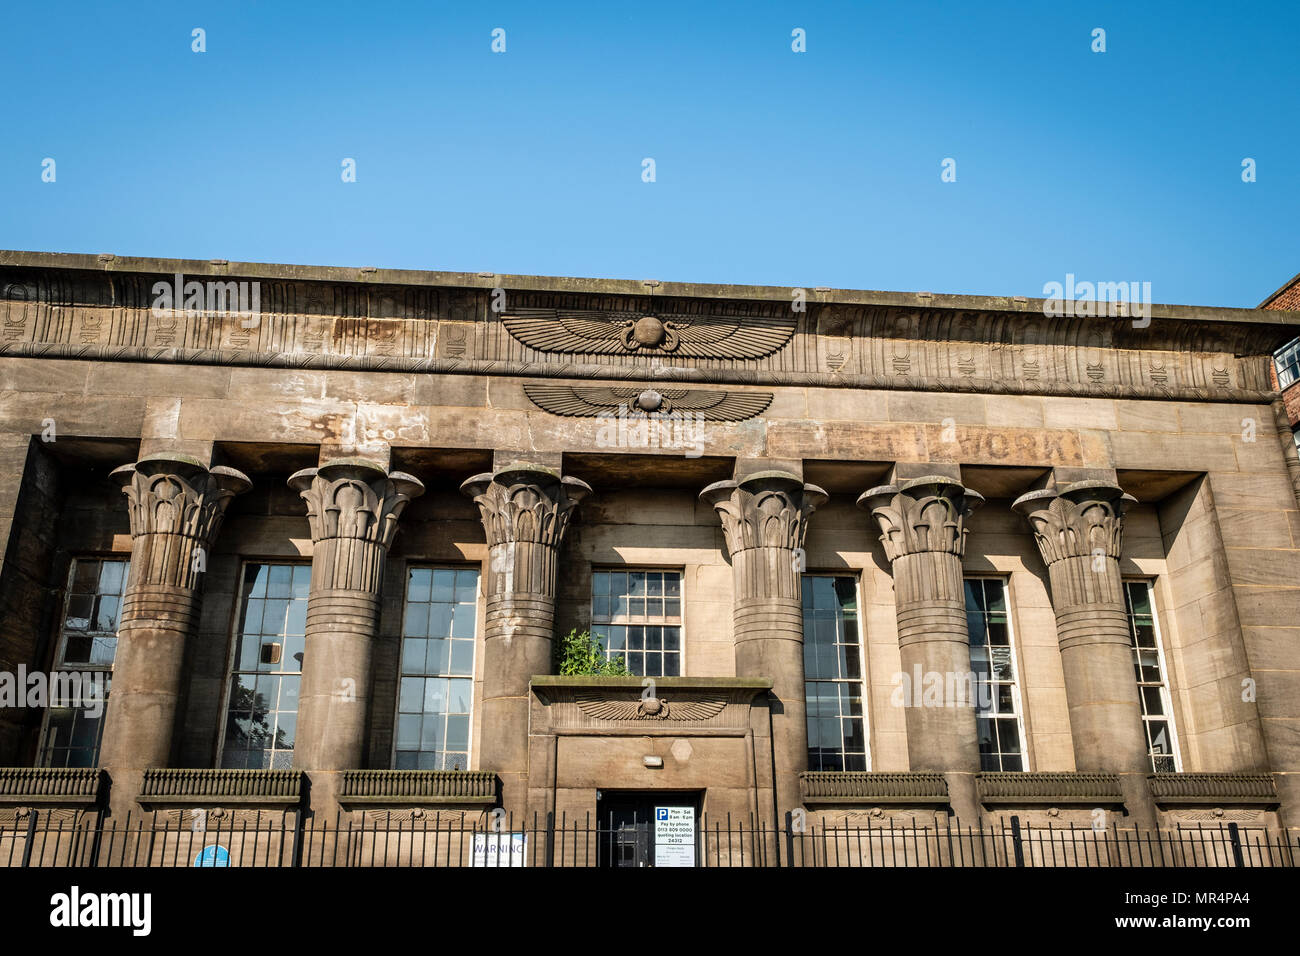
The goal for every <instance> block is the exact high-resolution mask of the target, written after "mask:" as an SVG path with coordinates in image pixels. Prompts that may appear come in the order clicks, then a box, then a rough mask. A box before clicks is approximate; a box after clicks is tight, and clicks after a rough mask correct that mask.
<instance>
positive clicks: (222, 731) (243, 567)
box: [215, 555, 311, 770]
mask: <svg viewBox="0 0 1300 956" xmlns="http://www.w3.org/2000/svg"><path fill="white" fill-rule="evenodd" d="M250 564H257V565H264V566H268V567H272V566H280V565H287V566H289V567H294V568H299V567H305V568H307V569H308V575H310V574H311V570H310V569H311V560H310V559H303V558H301V557H298V558H292V557H288V556H275V557H269V558H267V557H249V556H245V555H241V556H240V558H239V570H238V571H237V573H236V577H235V590H234V600H232V601H231V602H230V603H231V607H230V624H229V634H230V643H229V644H228V645H227V647H228V649H229V650H228V656H227V658H226V668H225V679H224V687H223V688H222V691H221V709H220V710H219V711H218V714H217V719H218V725H217V749H216V754H215V758H216V759H215V768H216V769H218V770H221V769H226V768H224V767H223V766H222V764H223V762H224V761H225V757H226V732H227V728H228V721H229V719H230V693H231V685H232V683H233V680H234V677H235V675H236V674H245V673H253V674H257V673H259V672H257V671H241V670H237V668H236V665H237V664H238V663H239V652H240V647H239V645H240V641H241V638H242V637H243V634H242V633H241V632H242V624H243V614H244V608H243V604H244V578H245V575H246V572H247V570H248V566H249V565H250ZM309 580H310V577H309ZM308 588H309V590H308V594H309V595H310V585H308ZM309 600H310V598H309ZM303 631H304V637H303V663H304V664H305V663H306V660H307V641H306V635H305V631H306V625H305V624H304V625H303ZM282 636H283V635H282ZM280 659H281V661H283V660H284V657H283V654H282V656H281V658H280ZM302 674H303V672H302V670H301V665H300V667H299V670H298V673H297V675H296V676H297V677H298V680H299V683H298V709H297V710H295V711H294V750H293V751H288V752H291V753H292V752H296V751H297V744H298V722H297V718H298V717H300V716H301V714H302V710H301V708H302ZM267 676H281V677H292V676H295V675H294V674H291V673H290V674H286V673H284V672H282V671H272V672H267ZM280 712H281V711H276V713H280ZM267 769H276V768H273V767H272V768H267Z"/></svg>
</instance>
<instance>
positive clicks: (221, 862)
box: [194, 846, 230, 866]
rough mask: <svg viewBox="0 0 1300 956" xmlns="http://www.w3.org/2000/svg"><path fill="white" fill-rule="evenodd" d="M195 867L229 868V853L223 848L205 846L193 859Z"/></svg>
mask: <svg viewBox="0 0 1300 956" xmlns="http://www.w3.org/2000/svg"><path fill="white" fill-rule="evenodd" d="M194 865H195V866H230V853H229V851H227V850H226V848H225V847H224V846H205V847H204V848H203V849H202V850H200V851H199V855H198V856H196V857H195V858H194Z"/></svg>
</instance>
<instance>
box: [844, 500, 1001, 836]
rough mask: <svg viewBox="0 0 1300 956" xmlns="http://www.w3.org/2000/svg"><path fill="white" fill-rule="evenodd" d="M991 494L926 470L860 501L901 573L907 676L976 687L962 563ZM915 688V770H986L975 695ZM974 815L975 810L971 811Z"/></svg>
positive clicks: (911, 727) (898, 593)
mask: <svg viewBox="0 0 1300 956" xmlns="http://www.w3.org/2000/svg"><path fill="white" fill-rule="evenodd" d="M983 503H984V498H983V497H982V496H981V495H980V494H979V493H978V492H975V491H972V490H971V489H969V488H966V487H964V486H963V485H962V483H961V482H960V481H956V480H954V479H952V478H947V477H944V476H942V475H925V476H922V477H918V478H913V479H911V480H908V481H902V482H898V483H896V484H891V485H882V486H880V487H878V488H872V489H871V490H869V491H867V492H865V493H863V495H862V496H861V497H860V498H859V499H858V506H859V507H861V508H864V509H865V510H868V511H870V512H871V515H872V517H874V518H875V519H876V522H877V523H878V524H879V526H880V532H881V533H880V541H881V543H882V544H883V545H884V546H885V557H886V558H887V559H888V560H889V564H890V568H891V570H892V572H893V575H894V603H895V608H896V614H897V617H898V648H899V656H900V659H901V661H902V667H903V680H904V681H907V682H908V683H909V684H915V683H916V679H917V677H918V676H920V678H921V679H922V681H923V682H925V681H928V680H930V678H929V677H928V676H927V675H930V674H937V675H939V677H940V678H941V679H942V682H943V683H942V686H944V687H958V688H967V687H972V688H973V683H974V681H973V677H972V676H971V674H972V672H971V663H970V634H969V632H968V630H967V627H966V597H965V585H964V583H963V580H962V570H961V562H962V556H963V555H964V554H965V551H966V534H967V529H966V519H967V518H968V517H969V516H970V515H971V513H972V512H973V511H974V510H975V509H976V508H978V507H979V506H980V505H982V504H983ZM921 690H922V688H921V687H919V686H912V688H911V694H910V695H909V696H908V699H907V705H906V722H907V752H908V762H909V765H910V767H911V769H912V770H937V771H941V772H946V773H967V774H969V773H974V772H975V771H978V770H979V769H980V764H979V739H978V735H977V734H976V729H975V707H974V703H975V702H974V698H973V696H967V695H966V694H964V693H963V694H961V695H960V698H954V699H951V700H949V699H944V700H943V701H942V702H941V706H923V704H928V703H931V702H930V701H928V700H924V699H923V695H922V693H921ZM964 809H965V812H961V815H962V816H967V815H968V814H969V813H970V812H971V810H972V809H973V808H964Z"/></svg>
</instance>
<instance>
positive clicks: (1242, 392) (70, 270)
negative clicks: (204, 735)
mask: <svg viewBox="0 0 1300 956" xmlns="http://www.w3.org/2000/svg"><path fill="white" fill-rule="evenodd" d="M177 273H179V274H181V275H183V276H184V277H185V279H186V280H196V281H201V282H213V283H230V282H258V283H260V291H261V294H260V303H259V309H260V311H259V316H258V320H257V322H256V323H255V324H253V323H250V322H248V321H246V318H245V316H242V315H240V314H238V313H230V314H225V315H210V314H198V313H186V312H184V311H183V310H178V311H176V312H175V313H174V314H168V315H164V316H158V315H155V314H153V312H152V305H153V302H154V298H155V296H154V294H153V288H154V285H155V284H156V283H158V282H166V283H169V284H170V283H172V282H173V281H174V277H175V275H176V274H177ZM494 290H502V291H503V293H504V304H503V305H502V306H501V310H500V311H498V310H497V309H495V308H494V306H493V302H494V298H495V299H496V301H497V302H498V303H500V299H499V298H496V297H495V296H494ZM796 291H797V290H794V289H780V288H765V287H736V286H703V285H691V284H680V283H662V284H661V283H657V282H656V283H653V284H651V283H635V282H625V281H613V280H591V279H581V280H557V279H548V278H540V277H532V276H504V275H494V274H482V275H477V276H476V275H468V274H462V273H421V272H401V271H395V270H356V269H330V268H307V267H298V266H276V265H264V264H255V263H236V264H230V263H225V262H217V263H214V262H201V261H180V260H158V259H129V258H121V259H119V258H116V257H111V256H109V257H92V256H56V255H49V254H41V253H25V252H0V329H2V330H3V331H2V332H0V355H38V356H47V357H57V358H83V359H96V360H109V361H150V362H182V363H195V364H221V365H258V366H270V367H285V368H363V369H376V370H388V371H405V372H413V371H414V372H451V373H469V374H474V373H491V374H498V375H528V376H547V377H564V378H576V379H582V378H618V377H624V378H626V377H638V378H645V377H647V376H648V375H649V374H650V373H651V371H652V372H653V377H654V379H655V380H656V381H660V380H663V381H699V382H719V383H725V382H734V383H744V384H790V385H817V384H821V385H834V386H849V387H865V388H876V389H905V390H911V391H958V392H981V393H987V394H1044V395H1068V396H1088V397H1110V398H1114V397H1134V398H1142V397H1147V398H1185V399H1194V400H1199V401H1234V402H1244V401H1263V400H1264V399H1265V398H1266V397H1267V396H1270V395H1272V394H1273V387H1272V384H1271V381H1270V379H1269V367H1270V358H1269V356H1270V355H1271V353H1272V352H1273V350H1274V349H1276V348H1277V347H1278V346H1280V345H1281V344H1283V343H1284V342H1286V341H1287V340H1288V339H1289V338H1290V337H1291V335H1290V332H1289V330H1288V329H1287V328H1286V323H1287V320H1288V318H1289V317H1290V316H1291V314H1290V313H1278V312H1266V313H1265V312H1258V311H1254V310H1244V309H1205V308H1189V307H1185V306H1162V305H1153V306H1151V315H1150V321H1149V322H1145V320H1144V321H1143V322H1140V323H1136V324H1135V321H1134V319H1132V318H1130V317H1126V316H1117V317H1092V316H1088V317H1080V318H1062V317H1049V316H1047V315H1046V314H1045V313H1044V303H1043V301H1042V300H1039V299H1019V298H991V297H989V298H982V297H974V296H947V295H928V294H907V293H873V292H854V291H846V290H802V291H804V293H805V301H804V302H803V303H801V305H802V310H799V309H797V308H796V307H795V305H794V303H795V302H796V299H797V297H796V294H795V293H796ZM1295 321H1297V320H1296V319H1294V318H1292V319H1291V322H1293V323H1294V322H1295ZM250 325H251V326H252V327H249V326H250Z"/></svg>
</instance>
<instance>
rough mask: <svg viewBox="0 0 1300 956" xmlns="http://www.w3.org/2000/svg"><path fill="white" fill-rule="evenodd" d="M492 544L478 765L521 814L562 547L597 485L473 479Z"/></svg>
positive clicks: (547, 666) (502, 472) (552, 479)
mask: <svg viewBox="0 0 1300 956" xmlns="http://www.w3.org/2000/svg"><path fill="white" fill-rule="evenodd" d="M460 487H461V491H462V492H464V493H465V494H466V495H467V496H469V497H470V498H472V499H473V500H474V503H475V504H476V505H478V507H479V512H480V514H481V515H482V518H483V530H484V532H485V533H486V535H487V544H488V575H487V587H486V589H485V591H486V596H487V616H486V620H485V621H484V627H483V727H484V728H490V729H488V730H487V731H486V732H485V733H484V734H483V739H482V742H481V743H480V744H479V764H480V766H481V767H482V769H484V770H493V771H495V772H496V773H497V775H498V776H499V777H500V779H501V785H502V803H503V805H504V807H505V808H506V809H507V810H509V811H511V812H516V811H520V812H522V810H523V808H524V806H525V805H526V801H527V793H528V693H529V691H528V685H529V681H531V680H532V677H533V675H534V674H549V673H551V642H552V638H553V631H554V627H555V585H556V574H557V570H558V565H559V552H560V546H561V544H562V543H563V541H564V535H565V532H566V531H567V530H568V527H569V522H570V519H571V518H572V516H573V510H574V509H575V508H576V507H577V506H578V505H579V503H581V502H582V500H583V499H584V498H586V497H587V496H588V495H590V494H591V486H590V485H588V484H587V483H586V482H584V481H579V480H578V479H577V478H569V477H561V475H560V473H559V472H558V471H555V470H553V469H550V468H546V467H543V466H541V465H536V464H532V463H527V462H517V463H514V464H511V465H507V466H505V467H503V468H499V469H498V470H497V471H496V472H490V473H489V472H485V473H483V474H480V475H475V476H474V477H472V478H470V479H468V480H466V481H465V482H464V483H463V484H462V485H461V486H460Z"/></svg>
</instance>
